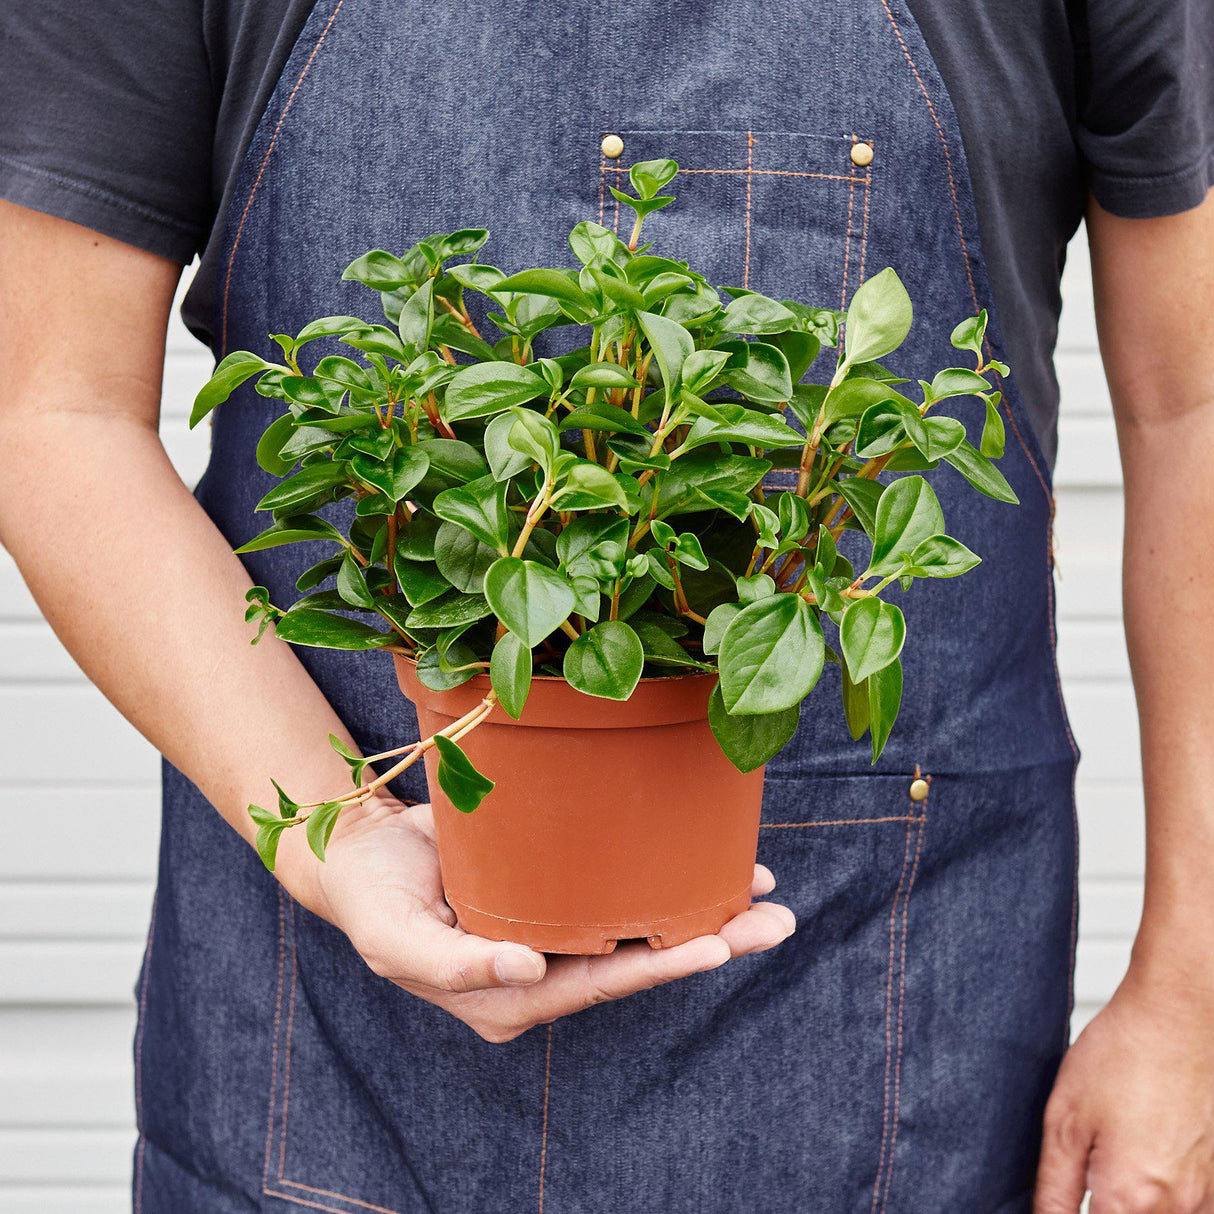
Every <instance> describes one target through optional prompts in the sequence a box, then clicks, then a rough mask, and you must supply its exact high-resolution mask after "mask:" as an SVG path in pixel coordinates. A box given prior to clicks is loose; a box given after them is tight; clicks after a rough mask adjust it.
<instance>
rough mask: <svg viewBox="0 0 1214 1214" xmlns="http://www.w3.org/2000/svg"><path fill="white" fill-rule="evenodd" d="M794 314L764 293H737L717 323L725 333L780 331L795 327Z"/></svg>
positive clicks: (795, 319)
mask: <svg viewBox="0 0 1214 1214" xmlns="http://www.w3.org/2000/svg"><path fill="white" fill-rule="evenodd" d="M797 323H798V322H797V318H796V316H795V315H794V314H793V313H792V312H791V311H790V310H789V309H788V308H786V307H785V306H784V305H783V304H782V303H777V302H776V301H775V300H774V299H769V298H768V297H767V296H766V295H757V294H750V295H739V296H738V297H737V298H736V299H732V300H730V302H729V304H728V306H727V307H726V309H725V312H724V314H723V315H722V316H721V318H720V319H719V320H718V321H717V324H718V325H719V326H720V328H721V329H723V330H724V331H725V332H726V333H754V334H765V333H782V332H784V331H785V330H786V329H795V328H796V327H797Z"/></svg>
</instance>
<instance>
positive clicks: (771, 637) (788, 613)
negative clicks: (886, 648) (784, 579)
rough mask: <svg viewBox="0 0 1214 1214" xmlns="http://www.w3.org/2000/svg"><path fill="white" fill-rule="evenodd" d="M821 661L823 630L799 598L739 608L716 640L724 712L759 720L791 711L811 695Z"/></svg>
mask: <svg viewBox="0 0 1214 1214" xmlns="http://www.w3.org/2000/svg"><path fill="white" fill-rule="evenodd" d="M825 658H826V643H825V641H824V640H823V638H822V626H821V624H819V623H818V617H817V615H816V614H815V612H814V610H813V609H812V608H811V607H810V605H809V604H808V603H806V602H805V600H804V599H802V598H801V597H800V596H799V595H795V594H776V595H772V596H771V597H770V598H764V599H760V600H759V601H758V602H757V603H751V604H750V605H749V606H747V607H744V608H743V609H742V610H741V611H739V612H738V614H737V615H736V616H734V618H733V620H732V621H730V624H729V627H728V628H726V630H725V635H724V636H723V637H722V638H721V649H720V655H719V658H718V665H719V666H720V670H721V694H722V696H723V697H724V701H725V707H726V709H727V710H728V711H729V712H731V713H733V714H735V715H739V716H758V715H761V714H763V713H771V712H778V711H780V710H781V709H784V708H793V707H795V706H796V705H798V704H800V702H801V701H802V700H803V699H804V698H805V697H806V696H807V695H809V693H810V692H811V691H812V690H813V688H814V684H815V683H817V681H818V676H819V675H820V674H821V673H822V664H823V662H824V661H825Z"/></svg>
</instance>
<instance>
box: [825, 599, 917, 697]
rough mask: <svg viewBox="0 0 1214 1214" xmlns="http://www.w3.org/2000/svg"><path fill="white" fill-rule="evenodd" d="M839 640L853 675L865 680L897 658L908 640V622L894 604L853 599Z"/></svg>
mask: <svg viewBox="0 0 1214 1214" xmlns="http://www.w3.org/2000/svg"><path fill="white" fill-rule="evenodd" d="M839 640H840V643H841V644H842V646H843V656H844V657H845V658H846V659H847V668H848V670H849V671H851V674H852V678H853V679H855V681H856V682H859V683H862V682H863V681H864V680H865V679H867V678H868V676H869V675H871V674H875V673H876V672H877V671H878V670H884V669H885V667H886V666H888V665H889V664H890V663H891V662H893V661H896V660H897V657H898V655H899V654H900V653H901V652H902V646H903V644H904V643H905V642H906V621H905V620H904V619H903V616H902V612H901V610H900V609H899V608H898V607H897V606H896V605H895V604H893V603H885V602H882V601H881V599H879V598H867V599H853V600H852V602H851V604H850V605H849V606H848V608H847V610H846V611H845V612H844V613H843V621H842V623H841V624H840V625H839Z"/></svg>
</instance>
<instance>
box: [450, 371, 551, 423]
mask: <svg viewBox="0 0 1214 1214" xmlns="http://www.w3.org/2000/svg"><path fill="white" fill-rule="evenodd" d="M547 395H548V383H547V381H546V380H545V379H544V377H543V376H542V375H537V374H536V373H535V372H534V371H532V370H530V369H529V368H528V367H520V366H519V365H518V364H517V363H511V362H492V363H473V364H472V365H471V366H469V367H464V368H462V369H461V370H460V371H458V372H456V374H455V377H454V378H453V379H452V380H451V382H450V383H449V384H448V385H447V392H446V396H445V398H444V400H443V415H444V416H445V417H446V418H447V420H448V421H460V420H464V419H466V418H470V417H491V416H492V415H493V414H495V413H503V412H505V410H507V409H509V408H511V407H512V406H513V405H524V404H526V403H527V402H528V401H529V400H535V398H536V397H537V396H547Z"/></svg>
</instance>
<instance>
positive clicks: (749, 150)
mask: <svg viewBox="0 0 1214 1214" xmlns="http://www.w3.org/2000/svg"><path fill="white" fill-rule="evenodd" d="M754 148H755V133H754V131H747V132H746V256H745V258H744V259H743V261H742V285H743V286H744V287H749V286H750V187H751V184H752V182H753V179H754V173H753V172H752V171H751V169H752V166H753V164H754Z"/></svg>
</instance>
